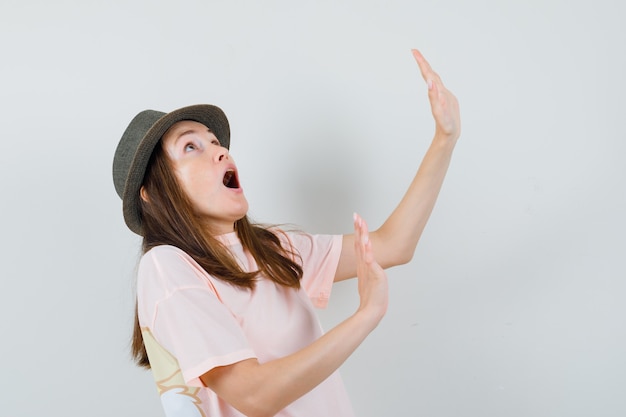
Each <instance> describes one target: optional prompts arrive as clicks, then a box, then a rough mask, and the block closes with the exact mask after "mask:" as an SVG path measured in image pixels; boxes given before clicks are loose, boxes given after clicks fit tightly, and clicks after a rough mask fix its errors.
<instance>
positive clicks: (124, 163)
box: [113, 110, 165, 199]
mask: <svg viewBox="0 0 626 417" xmlns="http://www.w3.org/2000/svg"><path fill="white" fill-rule="evenodd" d="M163 116H165V113H164V112H160V111H156V110H144V111H142V112H141V113H139V114H138V115H137V116H135V117H134V118H133V120H131V122H130V124H129V125H128V127H127V128H126V130H125V131H124V134H123V135H122V138H121V139H120V142H119V143H118V145H117V149H116V150H115V156H114V157H113V183H114V185H115V191H116V192H117V195H119V196H120V198H122V199H123V198H124V197H123V196H124V189H125V188H126V179H127V178H128V171H129V170H130V165H131V164H132V162H133V158H134V156H135V153H136V152H137V148H138V147H139V144H140V143H141V140H142V139H143V138H144V137H145V136H146V133H148V131H149V130H150V128H151V127H152V126H154V124H155V123H156V122H157V120H159V119H160V118H161V117H163Z"/></svg>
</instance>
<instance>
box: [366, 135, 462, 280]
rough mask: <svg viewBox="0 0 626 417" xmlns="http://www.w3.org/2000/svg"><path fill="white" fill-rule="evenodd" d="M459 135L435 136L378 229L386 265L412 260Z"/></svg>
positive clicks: (377, 247)
mask: <svg viewBox="0 0 626 417" xmlns="http://www.w3.org/2000/svg"><path fill="white" fill-rule="evenodd" d="M455 144H456V138H449V137H442V136H437V135H436V136H435V138H434V139H433V141H432V143H431V145H430V147H429V148H428V150H427V152H426V154H425V155H424V158H423V160H422V163H421V165H420V167H419V169H418V171H417V173H416V175H415V177H414V178H413V180H412V182H411V184H410V186H409V188H408V190H407V192H406V193H405V195H404V197H403V198H402V200H401V201H400V203H399V204H398V206H397V207H396V208H395V210H394V211H393V212H392V213H391V215H390V216H389V217H388V218H387V220H386V221H385V222H384V223H383V225H382V226H381V227H380V228H379V229H378V230H376V231H374V232H372V233H371V237H372V241H373V244H374V252H375V254H376V257H377V260H378V262H379V263H380V264H381V265H382V266H383V267H384V268H387V267H390V266H394V265H399V264H403V263H406V262H408V261H410V260H411V258H412V257H413V254H414V252H415V248H416V246H417V242H418V241H419V238H420V236H421V235H422V232H423V231H424V228H425V226H426V223H427V222H428V219H429V218H430V215H431V213H432V210H433V208H434V206H435V202H436V201H437V197H438V196H439V192H440V190H441V186H442V184H443V181H444V178H445V176H446V172H447V171H448V167H449V165H450V160H451V158H452V152H453V150H454V146H455Z"/></svg>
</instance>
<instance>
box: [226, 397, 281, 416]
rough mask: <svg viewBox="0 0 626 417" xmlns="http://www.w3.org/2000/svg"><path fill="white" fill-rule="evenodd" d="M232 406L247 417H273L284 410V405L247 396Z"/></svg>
mask: <svg viewBox="0 0 626 417" xmlns="http://www.w3.org/2000/svg"><path fill="white" fill-rule="evenodd" d="M233 406H234V407H235V408H236V409H237V410H239V411H240V412H241V413H242V414H244V415H245V416H247V417H273V416H275V415H276V414H277V413H278V412H279V411H280V410H282V409H283V408H284V405H279V404H275V403H274V402H273V401H268V399H267V398H259V397H258V396H256V395H249V396H247V398H243V399H241V401H238V404H237V405H236V406H235V405H234V404H233Z"/></svg>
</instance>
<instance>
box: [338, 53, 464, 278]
mask: <svg viewBox="0 0 626 417" xmlns="http://www.w3.org/2000/svg"><path fill="white" fill-rule="evenodd" d="M412 52H413V56H414V58H415V60H416V61H417V64H418V66H419V69H420V72H421V74H422V77H423V78H424V80H425V81H426V83H427V85H428V98H429V101H430V105H431V110H432V114H433V117H434V119H435V135H434V138H433V140H432V143H431V145H430V147H429V148H428V151H427V152H426V154H425V155H424V158H423V160H422V163H421V164H420V167H419V169H418V171H417V173H416V175H415V177H414V178H413V181H412V182H411V184H410V186H409V188H408V190H407V192H406V194H405V195H404V197H403V198H402V200H401V201H400V203H399V204H398V206H397V207H396V208H395V210H394V211H393V212H392V213H391V215H390V216H389V217H388V218H387V220H386V221H385V222H384V223H383V225H382V226H380V227H379V228H378V229H377V230H375V231H372V232H371V233H370V238H371V240H372V245H373V247H374V252H375V253H376V260H377V262H378V263H379V264H380V265H381V266H382V267H383V268H388V267H391V266H395V265H401V264H404V263H407V262H409V261H410V260H411V259H412V258H413V254H414V253H415V248H416V247H417V242H418V241H419V238H420V236H421V234H422V232H423V230H424V227H425V226H426V222H427V221H428V218H429V217H430V214H431V213H432V210H433V207H434V206H435V202H436V200H437V196H438V195H439V191H440V190H441V186H442V184H443V180H444V177H445V175H446V172H447V170H448V166H449V165H450V160H451V158H452V151H453V150H454V146H455V145H456V142H457V139H458V138H459V136H460V133H461V119H460V113H459V104H458V101H457V99H456V97H455V96H454V95H453V94H452V93H451V92H450V91H448V90H447V89H446V88H445V86H444V85H443V83H442V82H441V79H440V78H439V75H437V73H435V72H434V71H433V70H432V68H431V67H430V65H429V64H428V62H427V61H426V59H424V57H423V56H422V54H421V53H420V52H419V51H417V50H415V49H414V50H413V51H412ZM354 239H355V236H354V235H353V234H348V235H344V238H343V246H342V250H341V256H340V258H339V265H338V267H337V272H336V274H335V281H341V280H344V279H348V278H353V277H354V276H355V275H356V258H355V254H354V251H353V250H352V246H353V241H354Z"/></svg>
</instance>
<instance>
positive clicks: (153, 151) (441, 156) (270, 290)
mask: <svg viewBox="0 0 626 417" xmlns="http://www.w3.org/2000/svg"><path fill="white" fill-rule="evenodd" d="M413 55H414V57H415V59H416V61H417V63H418V65H419V68H420V71H421V73H422V76H423V77H424V79H425V81H426V82H427V84H428V97H429V100H430V103H431V108H432V113H433V116H434V119H435V126H436V128H435V135H434V138H433V141H432V144H431V146H430V148H429V149H428V151H427V153H426V155H425V157H424V159H423V161H422V163H421V165H420V168H419V170H418V172H417V174H416V176H415V178H414V180H413V181H412V183H411V185H410V186H409V189H408V191H407V192H406V194H405V196H404V197H403V199H402V200H401V202H400V203H399V205H398V206H397V208H396V209H395V210H394V211H393V213H392V214H391V215H390V216H389V218H388V219H387V220H386V221H385V222H384V224H383V225H382V226H381V227H380V228H378V229H377V230H375V231H372V232H369V231H368V228H367V225H366V224H365V222H364V221H363V220H362V219H361V218H360V217H359V216H358V215H356V214H355V216H354V234H350V235H344V236H341V235H309V234H306V233H299V232H298V233H296V232H288V231H283V230H280V229H279V228H275V227H263V226H260V225H255V224H252V223H251V222H250V221H249V220H248V218H247V217H246V213H247V211H248V203H247V201H246V198H245V196H244V193H243V189H242V188H241V186H240V183H239V177H238V173H237V168H236V165H235V163H234V161H233V159H232V157H231V156H230V154H229V153H228V147H229V144H230V130H229V124H228V120H227V119H226V116H225V115H224V113H223V112H222V111H221V110H220V109H219V108H217V107H215V106H211V105H196V106H189V107H184V108H182V109H178V110H175V111H173V112H170V113H167V114H166V113H162V112H156V111H152V110H146V111H144V112H141V113H139V114H138V115H137V116H136V117H135V118H134V119H133V120H132V121H131V123H130V125H129V126H128V128H127V129H126V131H125V132H124V134H123V136H122V139H121V140H120V143H119V145H118V148H117V150H116V153H115V158H114V162H113V178H114V183H115V187H116V191H117V192H118V194H119V195H120V197H121V198H122V201H123V213H124V220H125V222H126V224H127V225H128V227H129V228H130V229H131V230H132V231H133V232H135V233H137V234H139V235H141V236H143V253H144V254H143V256H142V258H141V261H140V264H139V268H138V281H137V317H136V326H135V333H134V339H133V354H134V357H135V358H136V360H137V362H138V364H139V365H141V366H145V367H150V368H151V369H152V371H153V374H154V377H155V380H156V382H157V387H158V390H159V393H160V395H161V400H162V403H163V407H164V409H165V413H166V415H167V416H168V417H171V416H177V417H179V416H185V417H187V416H204V417H209V416H210V417H214V416H242V415H247V416H274V415H278V416H298V417H305V416H315V417H319V416H341V417H346V416H350V415H352V410H351V406H350V403H349V401H348V398H347V395H346V392H345V390H344V388H343V385H342V382H341V380H340V378H339V376H338V373H337V372H336V370H337V369H338V368H339V366H340V365H341V364H342V363H343V362H344V361H345V360H346V359H347V358H348V356H349V355H350V354H351V353H352V352H354V350H355V349H356V348H357V347H358V345H359V344H360V343H361V342H362V341H363V340H364V339H365V338H366V337H367V335H368V334H369V333H370V332H371V331H372V330H373V329H374V328H375V327H376V326H377V324H378V323H379V321H380V320H381V319H382V317H383V315H384V314H385V312H386V310H387V277H386V275H385V272H384V270H383V268H387V267H390V266H393V265H399V264H403V263H406V262H408V261H409V260H410V259H411V258H412V256H413V253H414V251H415V247H416V245H417V241H418V239H419V237H420V235H421V233H422V230H423V229H424V226H425V224H426V222H427V220H428V217H429V216H430V213H431V210H432V208H433V206H434V204H435V200H436V198H437V195H438V193H439V190H440V188H441V185H442V182H443V179H444V176H445V173H446V171H447V168H448V165H449V162H450V158H451V155H452V151H453V148H454V146H455V143H456V141H457V139H458V137H459V134H460V116H459V109H458V103H457V100H456V98H455V97H454V96H453V95H452V94H451V93H450V92H449V91H448V90H447V89H446V88H445V87H444V85H443V84H442V82H441V80H440V78H439V76H438V75H437V74H436V73H435V72H434V71H433V70H432V69H431V68H430V66H429V64H428V63H427V62H426V60H425V59H424V58H423V57H422V55H421V54H420V53H419V52H418V51H416V50H414V51H413ZM355 276H356V277H358V291H359V296H360V305H359V308H358V309H357V311H356V312H355V313H354V314H353V315H352V316H350V317H348V318H347V319H346V320H345V321H343V322H342V323H341V324H339V325H338V326H336V327H335V328H333V329H331V330H330V331H328V332H326V333H323V332H322V331H321V329H320V326H319V324H318V321H317V318H316V316H315V312H314V310H313V307H323V306H325V305H326V303H327V301H328V297H329V294H330V290H331V286H332V283H333V282H336V281H340V280H344V279H347V278H351V277H355Z"/></svg>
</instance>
